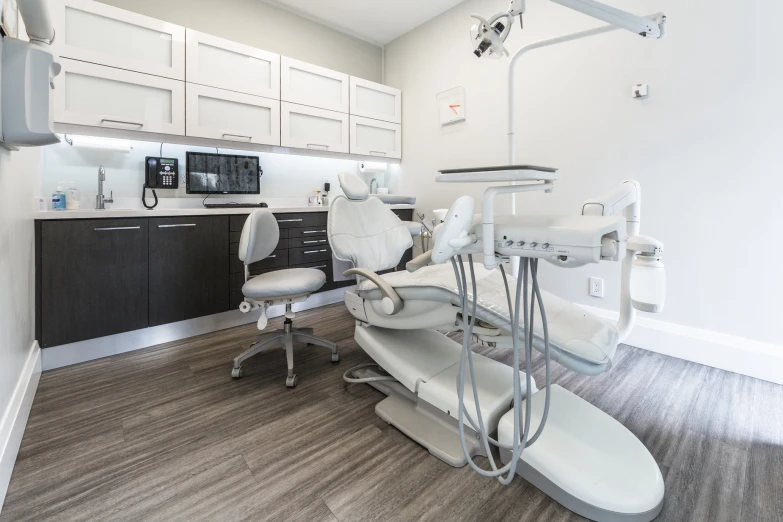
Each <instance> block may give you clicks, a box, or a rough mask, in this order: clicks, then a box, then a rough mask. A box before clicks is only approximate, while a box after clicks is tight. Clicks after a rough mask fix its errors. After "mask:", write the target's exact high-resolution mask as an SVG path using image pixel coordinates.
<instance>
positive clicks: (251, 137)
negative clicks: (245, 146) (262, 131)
mask: <svg viewBox="0 0 783 522" xmlns="http://www.w3.org/2000/svg"><path fill="white" fill-rule="evenodd" d="M226 136H233V137H234V138H243V139H246V140H247V141H251V140H252V139H253V136H243V135H242V134H229V133H227V132H224V133H223V137H224V138H225V137H226Z"/></svg>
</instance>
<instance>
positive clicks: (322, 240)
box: [302, 239, 326, 245]
mask: <svg viewBox="0 0 783 522" xmlns="http://www.w3.org/2000/svg"><path fill="white" fill-rule="evenodd" d="M313 243H326V240H325V239H316V240H315V241H302V244H303V245H312V244H313Z"/></svg>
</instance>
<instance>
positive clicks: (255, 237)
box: [231, 209, 340, 388]
mask: <svg viewBox="0 0 783 522" xmlns="http://www.w3.org/2000/svg"><path fill="white" fill-rule="evenodd" d="M279 241H280V229H279V228H278V225H277V220H276V219H275V216H274V215H273V214H272V213H271V212H269V211H268V210H261V209H259V210H256V211H254V212H253V213H252V214H250V215H249V216H248V218H247V221H245V225H244V226H243V227H242V235H241V236H240V239H239V259H240V261H242V262H244V264H245V284H244V285H243V286H242V294H243V295H244V296H245V299H244V301H242V303H241V304H240V306H239V309H240V310H241V311H242V312H243V313H248V312H250V311H253V310H258V309H261V317H260V318H259V320H258V329H259V330H262V331H263V330H264V328H266V325H267V316H266V310H267V308H269V307H270V306H273V305H285V322H284V323H283V329H282V330H276V331H273V332H266V333H262V334H261V335H259V336H258V337H257V339H256V342H255V343H253V345H252V346H250V348H249V349H248V350H246V351H245V352H244V353H242V354H241V355H239V356H237V357H236V358H235V359H234V368H233V370H232V371H231V376H232V377H233V378H235V379H239V378H241V377H242V375H243V374H244V368H243V366H242V363H243V362H244V361H246V360H247V359H249V358H250V357H253V356H254V355H257V354H259V353H261V352H263V351H266V350H269V349H271V348H278V347H281V346H282V347H283V349H284V350H285V356H286V361H287V362H288V377H287V378H286V381H285V385H286V386H287V387H289V388H293V387H295V386H296V385H297V382H298V377H297V375H296V374H295V373H294V343H307V344H312V345H315V346H322V347H324V348H327V349H328V350H330V351H331V352H332V362H335V363H336V362H339V361H340V354H339V352H338V350H337V345H336V344H335V343H333V342H330V341H327V340H325V339H320V338H318V337H314V336H313V329H312V328H294V327H293V319H294V312H293V309H292V305H294V304H295V303H302V302H304V301H306V300H307V298H308V297H309V296H310V294H312V293H313V292H317V291H318V290H319V289H320V288H321V287H322V286H323V285H324V283H326V274H324V273H323V272H322V271H321V270H317V269H314V268H288V269H284V270H275V271H273V272H267V273H265V274H260V275H257V276H254V277H252V278H251V277H249V270H248V265H251V264H252V263H255V262H257V261H261V260H262V259H264V258H266V257H267V256H269V254H271V253H272V251H274V249H275V248H277V244H278V242H279Z"/></svg>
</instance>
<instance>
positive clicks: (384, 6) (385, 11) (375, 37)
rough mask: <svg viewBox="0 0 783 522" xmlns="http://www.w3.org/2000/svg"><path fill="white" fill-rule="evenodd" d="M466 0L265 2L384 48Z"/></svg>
mask: <svg viewBox="0 0 783 522" xmlns="http://www.w3.org/2000/svg"><path fill="white" fill-rule="evenodd" d="M463 1H464V0H266V2H267V3H269V4H272V5H275V6H277V7H280V8H282V9H285V10H287V11H290V12H293V13H295V14H298V15H300V16H303V17H305V18H309V19H310V20H313V21H315V22H319V23H321V24H324V25H327V26H329V27H332V28H334V29H337V30H338V31H341V32H343V33H347V34H350V35H351V36H355V37H357V38H361V39H362V40H366V41H368V42H372V43H374V44H377V45H384V44H387V43H389V42H391V41H392V40H394V39H395V38H397V37H398V36H401V35H403V34H405V33H407V32H408V31H410V30H411V29H413V28H415V27H418V26H419V25H421V24H423V23H424V22H426V21H427V20H430V19H432V18H435V17H436V16H438V15H439V14H441V13H443V12H445V11H448V10H449V9H451V8H452V7H454V6H455V5H457V4H460V3H462V2H463Z"/></svg>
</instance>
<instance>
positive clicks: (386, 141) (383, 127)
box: [351, 116, 402, 158]
mask: <svg viewBox="0 0 783 522" xmlns="http://www.w3.org/2000/svg"><path fill="white" fill-rule="evenodd" d="M351 154H363V155H365V156H378V157H381V158H401V157H402V126H401V125H399V124H397V123H387V122H385V121H378V120H371V119H370V118H362V117H361V116H351Z"/></svg>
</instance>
